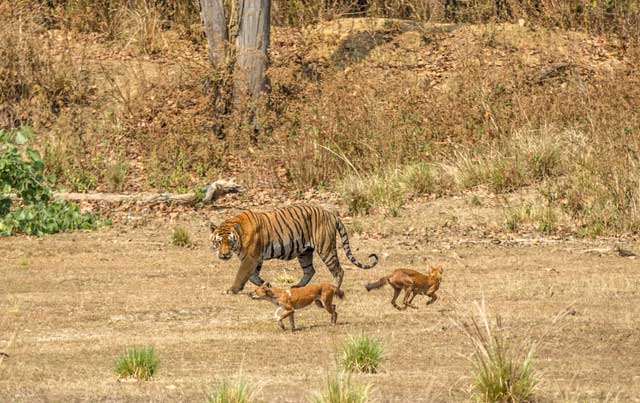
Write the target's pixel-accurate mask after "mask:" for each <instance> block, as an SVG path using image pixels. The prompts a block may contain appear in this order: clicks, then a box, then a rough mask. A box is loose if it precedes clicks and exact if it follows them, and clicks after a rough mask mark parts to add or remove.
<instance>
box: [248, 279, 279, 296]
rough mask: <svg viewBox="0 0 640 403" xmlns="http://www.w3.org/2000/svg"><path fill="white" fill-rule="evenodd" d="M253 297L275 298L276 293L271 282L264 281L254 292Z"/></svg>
mask: <svg viewBox="0 0 640 403" xmlns="http://www.w3.org/2000/svg"><path fill="white" fill-rule="evenodd" d="M251 298H253V299H272V298H275V294H274V293H273V290H272V289H271V284H269V283H264V284H262V285H261V286H259V287H257V288H256V289H255V290H254V291H253V292H252V293H251Z"/></svg>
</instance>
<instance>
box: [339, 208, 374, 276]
mask: <svg viewBox="0 0 640 403" xmlns="http://www.w3.org/2000/svg"><path fill="white" fill-rule="evenodd" d="M336 229H337V230H338V233H339V234H340V238H342V247H343V248H344V253H345V254H346V255H347V258H349V260H350V261H351V263H353V264H354V265H356V266H358V267H359V268H361V269H365V270H368V269H371V268H373V267H374V266H375V265H376V264H378V255H376V254H371V255H369V259H370V260H371V263H369V264H364V263H361V262H359V261H358V259H356V258H355V257H354V256H353V253H352V252H351V245H350V244H349V236H348V235H347V229H346V228H345V227H344V224H343V223H342V221H340V219H339V218H337V219H336Z"/></svg>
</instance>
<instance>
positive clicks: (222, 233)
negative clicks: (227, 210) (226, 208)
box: [209, 222, 242, 260]
mask: <svg viewBox="0 0 640 403" xmlns="http://www.w3.org/2000/svg"><path fill="white" fill-rule="evenodd" d="M210 228H211V235H209V241H211V250H212V251H213V252H217V254H218V258H219V259H222V260H229V259H231V257H232V256H233V254H234V253H239V252H240V248H241V247H242V243H241V241H240V224H238V223H236V224H231V223H226V222H225V223H222V224H220V226H216V225H215V224H214V223H211V225H210Z"/></svg>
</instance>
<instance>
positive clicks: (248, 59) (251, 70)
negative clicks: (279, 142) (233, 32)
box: [233, 0, 271, 141]
mask: <svg viewBox="0 0 640 403" xmlns="http://www.w3.org/2000/svg"><path fill="white" fill-rule="evenodd" d="M238 1H239V20H240V29H239V32H238V36H237V38H236V60H235V66H234V77H233V79H234V87H233V97H234V105H235V107H236V110H239V111H240V112H241V116H242V117H243V120H244V122H243V123H246V124H248V126H249V129H250V130H251V131H252V134H251V136H252V140H253V141H255V140H256V137H255V136H256V135H257V133H258V132H259V131H260V125H259V119H258V116H257V113H258V110H259V107H260V100H261V96H262V95H263V94H264V93H265V92H266V90H267V76H266V72H267V67H268V64H269V57H268V50H269V30H270V29H269V28H270V15H271V0H238Z"/></svg>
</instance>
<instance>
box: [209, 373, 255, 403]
mask: <svg viewBox="0 0 640 403" xmlns="http://www.w3.org/2000/svg"><path fill="white" fill-rule="evenodd" d="M253 394H254V391H253V388H252V387H251V385H250V384H249V382H248V381H247V380H246V379H244V378H243V377H239V378H238V379H237V380H235V381H228V380H225V381H223V382H222V384H220V386H218V388H217V389H216V390H215V391H214V392H213V394H211V395H209V399H208V402H209V403H250V402H253V401H254V398H253Z"/></svg>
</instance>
